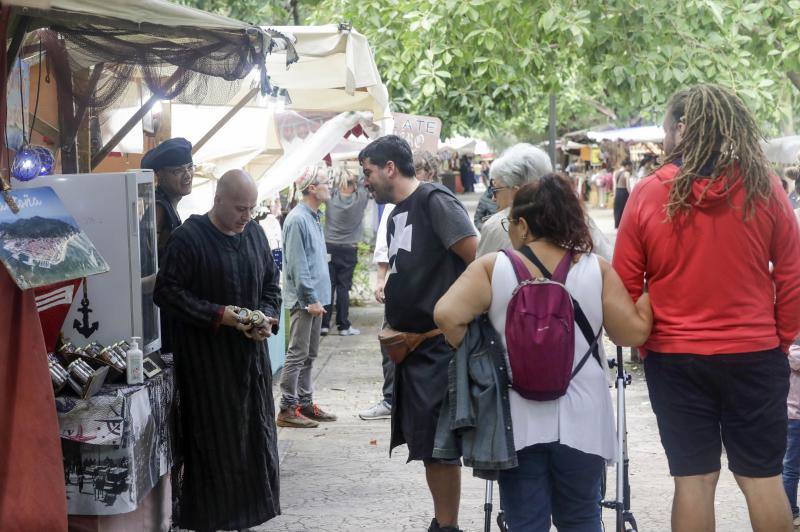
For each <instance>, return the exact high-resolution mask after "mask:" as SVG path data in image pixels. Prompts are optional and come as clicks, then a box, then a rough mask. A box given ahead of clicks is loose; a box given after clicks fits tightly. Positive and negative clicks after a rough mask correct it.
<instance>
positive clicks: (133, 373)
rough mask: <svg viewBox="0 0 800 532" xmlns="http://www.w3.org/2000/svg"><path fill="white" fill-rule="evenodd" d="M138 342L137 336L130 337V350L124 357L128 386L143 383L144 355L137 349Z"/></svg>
mask: <svg viewBox="0 0 800 532" xmlns="http://www.w3.org/2000/svg"><path fill="white" fill-rule="evenodd" d="M139 340H140V338H139V337H138V336H134V337H132V338H131V348H130V349H128V353H127V357H126V358H127V360H126V361H127V363H128V368H127V378H128V384H142V383H143V382H144V367H143V362H144V354H143V353H142V350H141V349H139Z"/></svg>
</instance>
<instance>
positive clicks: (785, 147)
mask: <svg viewBox="0 0 800 532" xmlns="http://www.w3.org/2000/svg"><path fill="white" fill-rule="evenodd" d="M762 146H763V147H764V154H765V155H766V156H767V159H769V160H770V162H773V163H779V164H800V135H793V136H790V137H779V138H775V139H770V140H768V141H766V142H764V143H763V144H762Z"/></svg>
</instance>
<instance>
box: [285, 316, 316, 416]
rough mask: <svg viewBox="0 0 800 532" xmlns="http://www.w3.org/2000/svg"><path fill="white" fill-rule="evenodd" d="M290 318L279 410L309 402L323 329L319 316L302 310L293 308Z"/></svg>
mask: <svg viewBox="0 0 800 532" xmlns="http://www.w3.org/2000/svg"><path fill="white" fill-rule="evenodd" d="M290 315H291V320H292V322H291V325H290V326H289V336H290V338H289V348H288V349H287V350H286V362H284V364H283V371H282V373H281V404H280V408H281V410H288V409H290V408H293V407H295V406H297V405H301V406H305V405H310V404H311V403H312V400H313V395H314V390H313V384H312V381H311V370H312V368H313V366H314V360H315V359H316V358H317V353H318V352H319V329H320V327H321V326H322V316H312V315H311V314H309V313H308V311H306V310H305V309H301V308H293V309H292V310H291V311H290Z"/></svg>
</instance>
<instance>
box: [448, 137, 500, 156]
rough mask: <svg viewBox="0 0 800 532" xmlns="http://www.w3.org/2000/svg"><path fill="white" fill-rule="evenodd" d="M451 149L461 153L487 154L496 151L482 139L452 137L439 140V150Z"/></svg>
mask: <svg viewBox="0 0 800 532" xmlns="http://www.w3.org/2000/svg"><path fill="white" fill-rule="evenodd" d="M442 150H450V151H454V152H457V153H458V154H459V155H485V154H488V153H494V152H493V151H492V149H491V148H490V147H489V145H488V144H487V143H486V142H485V141H483V140H480V139H474V138H470V137H459V136H457V137H452V138H449V139H447V140H445V141H444V142H441V141H439V151H442Z"/></svg>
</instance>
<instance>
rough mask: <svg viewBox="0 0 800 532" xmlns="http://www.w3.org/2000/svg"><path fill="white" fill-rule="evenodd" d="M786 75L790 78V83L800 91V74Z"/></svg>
mask: <svg viewBox="0 0 800 532" xmlns="http://www.w3.org/2000/svg"><path fill="white" fill-rule="evenodd" d="M786 75H787V76H788V77H789V81H791V82H792V84H793V85H794V86H795V88H797V90H799V91H800V72H787V73H786Z"/></svg>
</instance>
